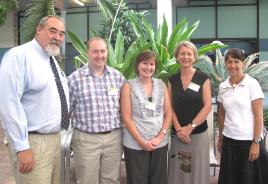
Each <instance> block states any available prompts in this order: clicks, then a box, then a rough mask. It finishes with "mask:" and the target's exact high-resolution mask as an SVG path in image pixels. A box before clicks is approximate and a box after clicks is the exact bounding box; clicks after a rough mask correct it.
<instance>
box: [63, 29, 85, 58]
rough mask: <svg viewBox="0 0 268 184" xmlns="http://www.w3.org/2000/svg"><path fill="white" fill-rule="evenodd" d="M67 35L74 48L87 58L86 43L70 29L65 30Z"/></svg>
mask: <svg viewBox="0 0 268 184" xmlns="http://www.w3.org/2000/svg"><path fill="white" fill-rule="evenodd" d="M67 34H68V37H69V38H70V40H71V42H72V44H73V46H74V48H75V49H76V50H77V51H78V52H79V54H81V55H82V57H83V58H84V59H85V60H87V47H86V44H85V43H84V42H83V41H82V40H81V39H80V38H79V37H78V36H76V35H75V34H74V33H73V32H72V31H70V30H67Z"/></svg>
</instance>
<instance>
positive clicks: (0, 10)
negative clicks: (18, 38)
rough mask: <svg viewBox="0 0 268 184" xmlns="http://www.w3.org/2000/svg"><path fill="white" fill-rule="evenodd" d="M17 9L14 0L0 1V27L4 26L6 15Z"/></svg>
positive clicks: (16, 3)
mask: <svg viewBox="0 0 268 184" xmlns="http://www.w3.org/2000/svg"><path fill="white" fill-rule="evenodd" d="M17 8H18V2H17V1H16V0H1V2H0V26H2V25H4V24H5V22H6V18H7V13H8V12H11V11H13V10H15V9H17Z"/></svg>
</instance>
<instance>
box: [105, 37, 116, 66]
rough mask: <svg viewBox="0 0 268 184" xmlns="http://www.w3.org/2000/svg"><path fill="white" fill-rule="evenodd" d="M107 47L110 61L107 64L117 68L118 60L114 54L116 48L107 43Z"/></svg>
mask: <svg viewBox="0 0 268 184" xmlns="http://www.w3.org/2000/svg"><path fill="white" fill-rule="evenodd" d="M107 47H108V61H107V64H108V65H109V66H111V67H113V68H116V59H115V54H114V48H113V46H112V44H111V43H110V42H109V41H107Z"/></svg>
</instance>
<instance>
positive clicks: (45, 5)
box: [21, 0, 55, 42]
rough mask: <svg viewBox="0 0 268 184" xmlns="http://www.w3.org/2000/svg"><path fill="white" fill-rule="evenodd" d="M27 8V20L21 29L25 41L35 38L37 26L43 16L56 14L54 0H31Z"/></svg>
mask: <svg viewBox="0 0 268 184" xmlns="http://www.w3.org/2000/svg"><path fill="white" fill-rule="evenodd" d="M26 9H27V11H26V12H25V16H26V20H25V22H24V24H23V27H22V29H21V32H22V40H23V42H28V41H30V40H32V39H33V38H34V35H35V32H36V26H37V24H38V22H39V21H40V20H41V18H43V17H45V16H47V15H55V10H54V0H30V1H28V3H27V5H26Z"/></svg>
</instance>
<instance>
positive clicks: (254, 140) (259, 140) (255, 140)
mask: <svg viewBox="0 0 268 184" xmlns="http://www.w3.org/2000/svg"><path fill="white" fill-rule="evenodd" d="M253 142H254V143H256V144H260V142H261V138H260V137H259V138H257V139H253Z"/></svg>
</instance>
